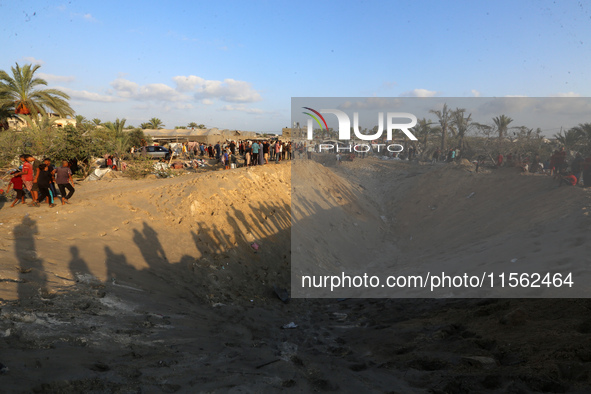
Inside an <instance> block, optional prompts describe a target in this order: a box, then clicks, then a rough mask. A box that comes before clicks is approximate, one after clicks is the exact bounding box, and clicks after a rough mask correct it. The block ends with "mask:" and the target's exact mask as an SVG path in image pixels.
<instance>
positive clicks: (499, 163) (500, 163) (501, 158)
mask: <svg viewBox="0 0 591 394" xmlns="http://www.w3.org/2000/svg"><path fill="white" fill-rule="evenodd" d="M502 165H503V155H502V154H501V153H500V152H499V155H498V156H497V166H499V167H500V166H502Z"/></svg>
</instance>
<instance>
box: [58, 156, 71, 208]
mask: <svg viewBox="0 0 591 394" xmlns="http://www.w3.org/2000/svg"><path fill="white" fill-rule="evenodd" d="M55 180H56V182H57V187H58V188H59V189H60V194H61V196H62V205H64V204H68V203H69V200H70V198H72V195H74V180H73V179H72V170H70V165H69V164H68V162H67V161H66V160H64V161H62V166H61V167H58V168H57V169H56V170H55ZM66 189H67V190H68V194H67V195H66Z"/></svg>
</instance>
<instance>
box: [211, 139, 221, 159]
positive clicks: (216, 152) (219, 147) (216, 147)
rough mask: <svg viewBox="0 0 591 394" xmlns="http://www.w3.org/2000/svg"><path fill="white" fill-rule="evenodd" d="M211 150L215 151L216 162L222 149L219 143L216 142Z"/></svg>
mask: <svg viewBox="0 0 591 394" xmlns="http://www.w3.org/2000/svg"><path fill="white" fill-rule="evenodd" d="M213 149H214V150H215V158H216V160H219V159H220V156H221V153H222V147H221V146H220V142H219V141H218V142H217V143H216V144H215V146H214V147H213Z"/></svg>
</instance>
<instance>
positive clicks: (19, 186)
mask: <svg viewBox="0 0 591 394" xmlns="http://www.w3.org/2000/svg"><path fill="white" fill-rule="evenodd" d="M16 174H18V170H15V171H13V172H11V175H13V177H12V179H11V180H10V182H9V183H8V189H6V194H8V192H9V191H10V187H12V188H13V189H14V191H15V192H16V198H15V200H14V201H13V202H12V205H10V208H14V206H15V205H16V203H17V202H18V200H21V204H24V203H25V193H24V192H23V179H22V178H21V176H20V175H16Z"/></svg>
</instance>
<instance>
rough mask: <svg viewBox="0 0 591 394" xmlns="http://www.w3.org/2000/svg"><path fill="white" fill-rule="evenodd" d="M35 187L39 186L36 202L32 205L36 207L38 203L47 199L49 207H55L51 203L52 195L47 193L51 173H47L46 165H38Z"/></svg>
mask: <svg viewBox="0 0 591 394" xmlns="http://www.w3.org/2000/svg"><path fill="white" fill-rule="evenodd" d="M36 181H37V185H38V186H39V197H38V200H37V202H35V203H34V205H35V206H36V207H38V206H39V202H41V201H43V200H44V199H47V202H48V203H49V207H50V208H53V207H55V204H54V203H53V195H52V194H51V192H50V191H49V184H50V183H51V172H49V168H48V167H47V165H46V164H40V165H39V172H38V173H37V179H36Z"/></svg>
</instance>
